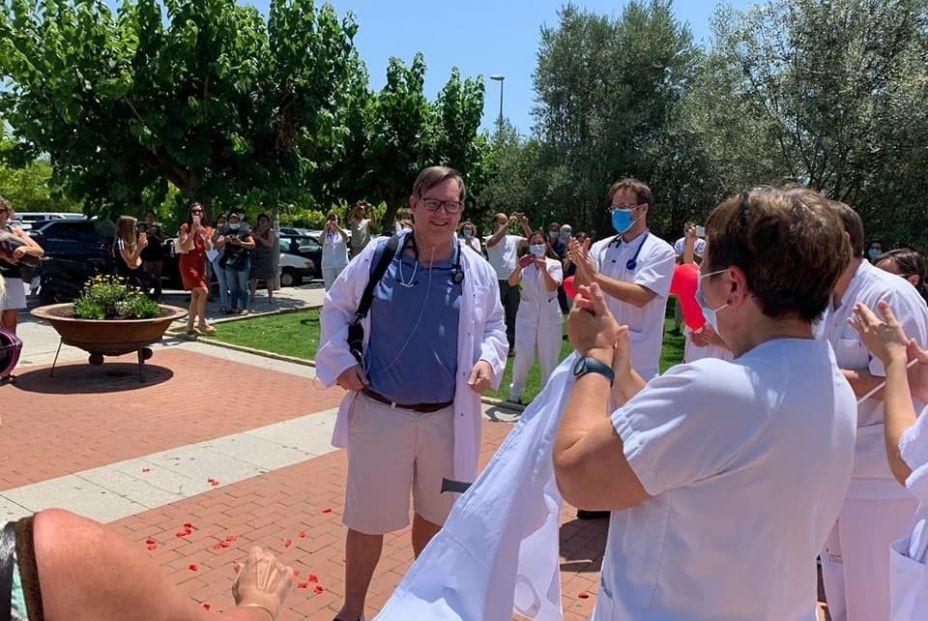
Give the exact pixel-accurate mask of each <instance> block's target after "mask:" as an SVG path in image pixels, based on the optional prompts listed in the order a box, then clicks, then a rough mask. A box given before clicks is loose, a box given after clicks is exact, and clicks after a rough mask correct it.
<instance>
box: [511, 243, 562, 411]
mask: <svg viewBox="0 0 928 621" xmlns="http://www.w3.org/2000/svg"><path fill="white" fill-rule="evenodd" d="M556 257H557V255H556V254H554V251H553V250H552V249H551V246H550V245H549V244H548V241H547V240H546V239H545V235H544V233H542V232H541V231H535V232H533V233H532V234H531V235H530V236H529V238H528V254H525V255H523V256H522V258H521V259H519V263H518V264H517V265H516V269H515V270H513V272H512V274H511V275H510V276H509V286H510V287H519V291H520V299H519V310H518V311H517V312H516V335H515V347H516V354H515V362H514V363H513V365H512V383H511V384H510V385H509V401H512V402H514V403H521V401H522V393H523V392H524V391H525V380H526V379H527V378H528V372H529V370H530V369H531V368H532V364H533V363H534V362H535V352H536V351H537V352H538V362H539V364H540V365H541V385H542V386H544V385H545V384H546V383H547V382H548V378H549V377H551V372H552V371H554V368H555V367H556V366H557V362H558V354H560V353H561V341H562V340H563V338H562V334H563V330H562V328H561V326H562V325H563V323H564V315H563V314H562V313H561V305H560V304H559V303H558V301H557V288H558V287H559V286H560V284H561V282H563V280H564V268H563V267H562V266H561V262H560V261H559V260H558V259H557V258H556Z"/></svg>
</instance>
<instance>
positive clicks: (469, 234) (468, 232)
mask: <svg viewBox="0 0 928 621" xmlns="http://www.w3.org/2000/svg"><path fill="white" fill-rule="evenodd" d="M461 234H462V235H464V237H465V238H467V239H470V238H471V237H473V236H474V232H473V231H472V230H470V229H464V230H462V231H461Z"/></svg>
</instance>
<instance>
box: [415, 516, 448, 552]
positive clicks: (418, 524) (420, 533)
mask: <svg viewBox="0 0 928 621" xmlns="http://www.w3.org/2000/svg"><path fill="white" fill-rule="evenodd" d="M440 530H441V526H439V525H438V524H433V523H432V522H429V521H428V520H426V519H425V518H423V517H422V516H420V515H419V514H418V513H417V514H416V515H415V517H414V518H413V520H412V551H413V554H415V555H416V558H419V555H420V554H422V550H424V549H425V546H427V545H428V543H429V541H431V540H432V537H434V536H435V535H437V534H438V531H440Z"/></svg>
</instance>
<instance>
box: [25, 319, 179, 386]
mask: <svg viewBox="0 0 928 621" xmlns="http://www.w3.org/2000/svg"><path fill="white" fill-rule="evenodd" d="M158 306H160V307H161V316H160V317H152V318H151V319H79V318H77V317H75V316H74V311H73V306H72V304H71V303H70V302H68V303H65V304H51V305H49V306H40V307H38V308H35V309H33V310H32V315H33V316H34V317H37V318H39V319H43V320H45V321H47V322H48V323H50V324H51V325H52V327H53V328H55V331H56V332H58V334H59V336H61V343H60V344H59V345H58V351H59V352H60V351H61V345H62V344H64V345H71V346H73V347H78V348H80V349H83V350H84V351H86V352H87V353H88V354H90V357H89V362H90V364H95V365H96V364H103V357H104V356H121V355H123V354H129V353H132V352H137V353H138V357H139V381H145V379H144V375H143V369H142V366H143V363H144V362H145V360H147V359H149V358H151V356H152V350H151V349H150V348H149V345H152V344H153V343H157V342H159V341H160V340H161V337H163V336H164V333H165V331H166V330H167V329H168V327H169V326H170V325H171V322H173V321H175V320H177V319H180V318H181V317H183V316H184V315H186V314H187V311H186V310H185V309H183V308H178V307H177V306H168V305H166V304H159V305H158ZM57 362H58V354H57V353H56V354H55V362H54V363H52V370H51V374H54V372H55V364H56V363H57Z"/></svg>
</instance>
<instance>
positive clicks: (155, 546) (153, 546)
mask: <svg viewBox="0 0 928 621" xmlns="http://www.w3.org/2000/svg"><path fill="white" fill-rule="evenodd" d="M145 547H146V548H148V551H149V552H151V551H153V550H157V549H158V544H157V543H149V544H148V545H147V546H145Z"/></svg>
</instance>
